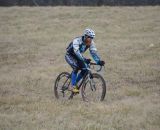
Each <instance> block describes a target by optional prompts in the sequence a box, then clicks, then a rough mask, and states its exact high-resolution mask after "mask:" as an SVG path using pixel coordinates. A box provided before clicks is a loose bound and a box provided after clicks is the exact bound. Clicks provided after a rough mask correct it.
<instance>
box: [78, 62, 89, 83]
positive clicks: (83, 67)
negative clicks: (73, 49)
mask: <svg viewBox="0 0 160 130" xmlns="http://www.w3.org/2000/svg"><path fill="white" fill-rule="evenodd" d="M78 64H79V66H80V68H81V69H82V70H81V72H80V73H79V74H78V76H77V80H76V82H77V83H78V82H79V81H80V80H81V79H82V78H83V76H84V75H85V74H86V73H87V69H85V68H86V65H85V63H84V62H82V61H78Z"/></svg>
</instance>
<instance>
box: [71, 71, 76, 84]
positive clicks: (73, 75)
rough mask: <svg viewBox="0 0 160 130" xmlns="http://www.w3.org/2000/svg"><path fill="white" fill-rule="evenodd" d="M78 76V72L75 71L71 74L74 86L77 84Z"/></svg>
mask: <svg viewBox="0 0 160 130" xmlns="http://www.w3.org/2000/svg"><path fill="white" fill-rule="evenodd" d="M76 78H77V72H75V71H73V72H72V75H71V79H72V82H71V83H72V86H75V85H76Z"/></svg>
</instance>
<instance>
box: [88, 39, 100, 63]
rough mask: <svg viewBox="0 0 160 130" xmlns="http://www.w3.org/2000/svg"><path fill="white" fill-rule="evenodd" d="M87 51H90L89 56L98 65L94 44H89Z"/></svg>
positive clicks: (98, 58)
mask: <svg viewBox="0 0 160 130" xmlns="http://www.w3.org/2000/svg"><path fill="white" fill-rule="evenodd" d="M89 50H90V54H91V56H92V58H93V59H94V61H95V62H96V63H97V64H98V62H99V61H100V57H99V56H98V53H97V48H96V46H95V44H94V42H93V43H92V44H91V46H90V48H89Z"/></svg>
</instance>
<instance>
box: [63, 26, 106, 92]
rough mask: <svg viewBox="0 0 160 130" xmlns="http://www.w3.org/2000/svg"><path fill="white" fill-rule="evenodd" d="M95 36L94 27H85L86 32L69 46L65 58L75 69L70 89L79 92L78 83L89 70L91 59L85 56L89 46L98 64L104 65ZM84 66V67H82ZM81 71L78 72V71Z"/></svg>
mask: <svg viewBox="0 0 160 130" xmlns="http://www.w3.org/2000/svg"><path fill="white" fill-rule="evenodd" d="M94 38H95V33H94V31H93V30H92V29H85V30H84V34H83V35H82V36H80V37H76V38H75V39H74V40H73V41H72V42H71V43H70V44H69V46H68V47H67V49H66V51H67V53H66V55H65V59H66V61H67V63H68V64H69V65H70V66H71V67H72V69H73V71H72V73H71V87H69V88H68V90H70V91H72V92H74V93H78V92H79V90H78V88H77V83H78V82H79V81H80V80H81V79H82V77H83V76H84V74H85V73H86V72H87V69H84V68H87V66H88V64H89V63H90V61H91V60H90V59H86V58H85V57H83V55H82V54H83V53H84V52H85V51H86V50H87V49H88V48H89V51H90V54H91V56H92V58H93V59H94V61H95V62H96V63H97V65H101V66H103V65H104V64H105V62H104V61H102V60H100V57H99V56H98V54H97V49H96V47H95V45H94V41H93V39H94ZM82 68H83V69H82ZM79 70H81V72H80V73H79V74H78V76H77V73H78V71H79Z"/></svg>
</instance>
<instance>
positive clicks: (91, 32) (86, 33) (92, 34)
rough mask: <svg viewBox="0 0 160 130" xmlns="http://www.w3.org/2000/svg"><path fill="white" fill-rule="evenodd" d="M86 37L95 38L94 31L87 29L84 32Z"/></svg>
mask: <svg viewBox="0 0 160 130" xmlns="http://www.w3.org/2000/svg"><path fill="white" fill-rule="evenodd" d="M84 36H89V37H91V38H94V37H95V33H94V31H93V30H92V29H89V28H87V29H85V30H84Z"/></svg>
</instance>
